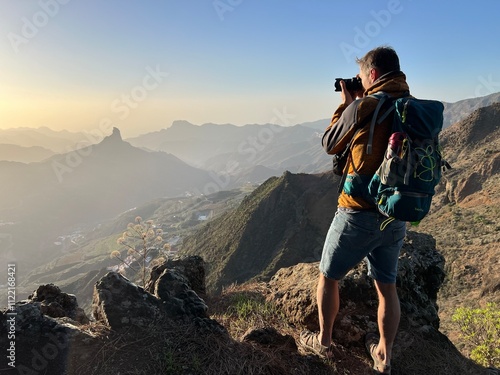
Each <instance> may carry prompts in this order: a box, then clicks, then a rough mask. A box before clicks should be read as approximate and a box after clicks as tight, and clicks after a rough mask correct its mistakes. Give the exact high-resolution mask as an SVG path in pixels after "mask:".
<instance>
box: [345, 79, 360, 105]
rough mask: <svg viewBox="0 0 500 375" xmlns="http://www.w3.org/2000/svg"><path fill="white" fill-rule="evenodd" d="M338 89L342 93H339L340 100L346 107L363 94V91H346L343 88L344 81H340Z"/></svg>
mask: <svg viewBox="0 0 500 375" xmlns="http://www.w3.org/2000/svg"><path fill="white" fill-rule="evenodd" d="M340 88H341V89H342V92H341V93H340V96H341V98H342V103H344V104H345V105H346V106H348V105H349V104H351V103H352V102H353V101H354V100H355V99H357V98H362V97H363V94H364V91H363V90H359V91H347V90H346V88H345V82H344V81H340Z"/></svg>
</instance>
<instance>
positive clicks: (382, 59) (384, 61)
mask: <svg viewBox="0 0 500 375" xmlns="http://www.w3.org/2000/svg"><path fill="white" fill-rule="evenodd" d="M356 62H357V63H358V64H359V66H360V68H361V69H362V70H365V71H369V70H370V69H372V68H375V69H377V70H378V71H379V73H380V74H381V75H382V74H386V73H389V72H392V71H399V70H400V68H399V57H398V55H397V53H396V51H394V49H393V48H391V47H385V46H383V47H377V48H375V49H372V50H371V51H369V52H368V53H367V54H366V55H364V56H363V57H362V58H360V59H356Z"/></svg>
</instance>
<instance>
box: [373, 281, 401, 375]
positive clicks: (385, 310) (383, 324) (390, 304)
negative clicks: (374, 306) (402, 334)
mask: <svg viewBox="0 0 500 375" xmlns="http://www.w3.org/2000/svg"><path fill="white" fill-rule="evenodd" d="M375 286H376V288H377V292H378V298H379V305H378V328H379V333H380V341H379V344H378V347H377V350H376V351H375V353H376V354H377V356H378V357H379V358H380V359H381V360H382V363H384V364H388V365H389V364H390V363H391V357H392V346H393V344H394V340H395V338H396V333H397V331H398V326H399V320H400V317H401V308H400V306H399V298H398V293H397V289H396V284H385V283H381V282H379V281H375Z"/></svg>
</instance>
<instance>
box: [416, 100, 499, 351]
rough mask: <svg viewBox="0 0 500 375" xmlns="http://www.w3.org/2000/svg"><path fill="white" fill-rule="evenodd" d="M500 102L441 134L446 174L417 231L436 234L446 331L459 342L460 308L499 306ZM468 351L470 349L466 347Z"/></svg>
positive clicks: (441, 301) (442, 317)
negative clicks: (442, 264) (456, 317)
mask: <svg viewBox="0 0 500 375" xmlns="http://www.w3.org/2000/svg"><path fill="white" fill-rule="evenodd" d="M499 124H500V103H496V104H493V105H491V106H488V107H484V108H481V109H478V110H477V111H475V112H473V113H472V114H471V115H470V116H468V117H467V118H466V119H464V120H462V121H461V122H459V123H457V124H454V125H452V126H450V127H449V128H447V129H446V130H444V131H443V134H442V137H441V138H442V145H443V153H444V156H445V158H446V159H447V160H448V161H449V162H450V164H451V165H452V166H453V169H451V170H449V171H447V172H445V173H444V174H443V179H442V182H441V183H440V185H439V186H438V189H437V193H436V197H435V199H434V202H433V211H432V213H431V214H430V215H429V217H427V218H425V219H424V220H423V221H422V222H421V224H420V225H419V227H417V230H418V231H422V232H426V233H430V234H432V235H433V236H434V237H435V238H436V242H437V248H438V250H439V251H440V252H442V253H443V255H444V256H445V258H446V261H447V267H446V271H447V274H448V277H447V279H446V282H445V284H444V285H443V288H442V290H441V292H440V296H439V305H440V316H441V320H442V327H443V331H444V332H445V333H446V334H448V336H449V337H450V338H451V339H452V341H454V342H455V344H456V345H457V346H458V347H461V345H462V343H460V342H459V339H458V332H457V331H456V327H455V326H454V325H453V324H452V323H451V315H452V314H453V313H454V311H455V309H456V308H457V307H460V306H468V307H473V308H477V307H480V306H484V304H485V303H487V302H497V303H500V278H499V277H498V275H499V274H500V254H499V252H498V243H499V242H500V226H499V221H498V218H499V217H500V188H499V187H500V174H499V172H500V125H499ZM464 350H466V348H464Z"/></svg>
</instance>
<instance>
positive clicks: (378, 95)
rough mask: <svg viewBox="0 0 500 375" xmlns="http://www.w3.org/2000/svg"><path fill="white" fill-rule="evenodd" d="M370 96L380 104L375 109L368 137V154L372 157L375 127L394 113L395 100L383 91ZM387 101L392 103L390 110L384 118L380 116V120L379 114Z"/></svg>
mask: <svg viewBox="0 0 500 375" xmlns="http://www.w3.org/2000/svg"><path fill="white" fill-rule="evenodd" d="M368 96H370V97H372V98H376V99H377V100H378V104H377V107H376V108H375V112H374V113H373V117H372V122H371V124H370V133H369V135H368V143H367V144H366V154H367V155H371V153H372V146H373V133H374V132H375V125H376V124H380V123H381V122H382V121H384V120H385V119H386V118H387V116H389V114H390V113H391V112H392V111H394V106H393V105H392V103H393V102H394V100H393V99H392V98H391V97H390V96H389V95H388V94H387V93H385V92H383V91H380V92H377V93H375V94H372V95H368ZM386 101H390V103H391V105H390V106H389V109H387V111H385V112H384V114H383V115H382V116H380V118H379V117H378V114H379V112H380V110H381V109H382V106H383V105H384V103H386Z"/></svg>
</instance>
